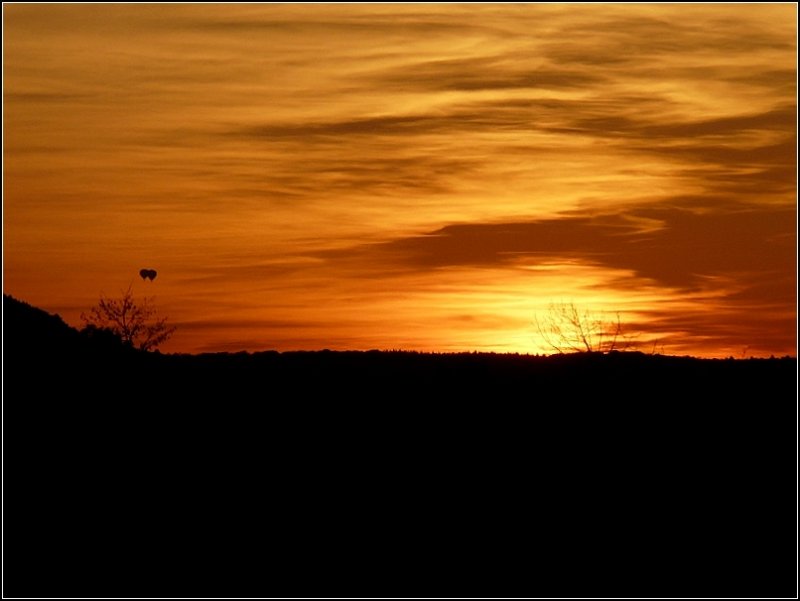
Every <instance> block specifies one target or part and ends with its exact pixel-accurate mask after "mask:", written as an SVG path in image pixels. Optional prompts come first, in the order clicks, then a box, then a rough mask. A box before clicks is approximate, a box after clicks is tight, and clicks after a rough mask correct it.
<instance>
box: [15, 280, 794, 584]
mask: <svg viewBox="0 0 800 601" xmlns="http://www.w3.org/2000/svg"><path fill="white" fill-rule="evenodd" d="M3 311H4V315H3V318H4V337H3V343H4V357H3V362H4V374H5V376H4V392H5V394H4V412H5V431H4V434H5V437H4V439H5V442H4V444H5V468H6V475H5V486H6V493H5V498H4V502H5V507H4V509H5V518H6V519H5V525H6V534H5V552H6V557H7V559H6V564H5V575H6V576H5V581H6V583H5V587H6V589H5V594H7V595H9V596H61V597H65V596H78V597H80V596H134V597H137V596H190V597H192V596H205V597H215V596H222V597H237V596H262V597H263V596H266V597H286V596H291V597H297V596H304V597H342V596H344V597H387V596H399V597H418V596H422V597H427V596H434V597H502V596H517V597H519V596H533V597H537V596H545V597H548V596H549V597H552V596H556V597H586V596H589V597H605V596H611V597H626V596H632V597H652V596H666V597H675V596H698V597H703V596H716V597H730V596H733V597H751V596H755V597H773V596H778V597H780V596H789V597H791V596H794V595H795V586H796V555H795V551H794V549H795V548H796V547H795V543H796V529H795V525H796V521H795V516H796V511H795V510H796V453H795V449H796V446H795V445H796V420H795V416H796V395H797V386H796V383H797V380H796V373H797V372H796V359H794V358H781V359H763V360H762V359H750V360H728V359H723V360H699V359H694V358H690V357H665V356H649V355H643V354H641V353H611V354H606V355H599V354H598V355H594V354H591V355H588V354H579V355H563V356H553V357H531V356H526V355H496V354H486V353H459V354H425V353H413V352H377V351H368V352H333V351H318V352H294V353H277V352H263V353H233V354H228V353H213V354H201V355H181V354H174V355H170V354H158V353H143V352H140V351H136V350H133V349H131V348H128V347H125V346H124V345H122V344H120V343H119V342H118V341H115V340H113V339H110V338H108V337H105V336H103V335H102V334H101V335H98V334H97V332H94V333H92V335H89V334H88V333H83V334H81V333H79V332H77V331H76V330H73V329H72V328H70V327H69V326H67V325H66V324H65V323H64V322H63V321H62V320H60V318H58V317H56V316H52V315H48V314H47V313H45V312H43V311H40V310H38V309H35V308H33V307H31V306H29V305H25V304H24V303H21V302H19V301H17V300H15V299H12V298H10V297H8V296H5V295H4V297H3ZM45 573H46V574H47V577H44V576H43V574H45Z"/></svg>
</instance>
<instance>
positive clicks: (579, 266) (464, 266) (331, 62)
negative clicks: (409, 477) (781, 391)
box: [3, 3, 797, 357]
mask: <svg viewBox="0 0 800 601" xmlns="http://www.w3.org/2000/svg"><path fill="white" fill-rule="evenodd" d="M3 17H4V26H3V34H4V41H3V52H4V56H3V68H4V72H3V73H4V74H3V86H4V87H3V110H4V117H3V125H4V138H3V159H4V169H3V218H4V222H3V233H4V236H3V239H4V245H3V252H4V260H3V266H4V270H3V276H4V283H3V289H4V292H6V293H8V294H11V295H13V296H15V297H17V298H19V299H21V300H24V301H26V302H29V303H31V304H33V305H36V306H39V307H41V308H44V309H46V310H48V311H51V312H55V313H59V314H60V315H61V316H62V317H63V318H64V319H65V320H66V321H67V322H68V323H70V324H71V325H74V326H80V319H79V316H80V313H81V312H82V311H87V310H88V309H89V307H91V305H92V304H94V303H95V302H96V301H97V300H98V298H99V296H100V294H101V293H103V294H106V295H109V296H115V295H119V293H120V291H121V290H124V289H125V288H127V287H128V285H129V284H131V283H132V284H133V291H134V293H135V294H136V295H137V296H141V295H147V296H155V303H156V305H157V307H158V309H159V313H160V314H161V315H164V316H168V317H169V319H170V321H171V322H172V323H173V324H175V325H177V326H178V330H177V331H176V333H175V335H174V337H173V338H172V340H170V341H169V342H168V343H167V344H165V345H164V346H163V347H162V350H163V351H165V352H205V351H238V350H249V351H257V350H265V349H277V350H295V349H322V348H330V349H373V348H378V349H409V350H410V349H416V350H424V351H448V352H449V351H462V350H477V351H497V352H521V353H539V352H549V351H548V348H547V347H546V346H545V345H544V344H543V341H541V340H540V338H539V336H538V333H537V330H536V327H535V325H534V320H535V318H536V316H537V314H538V315H541V314H542V312H543V311H546V309H547V307H548V305H549V304H550V303H553V302H562V301H563V302H574V303H575V304H576V305H578V306H580V307H585V308H588V309H591V310H593V311H597V312H600V311H609V312H617V311H618V312H619V313H620V318H621V320H622V322H623V323H624V324H626V327H627V330H628V332H629V333H630V334H632V335H633V336H634V337H635V340H636V341H637V342H638V344H639V345H640V347H641V350H644V351H648V352H649V351H651V350H652V349H653V348H657V350H659V351H661V352H664V353H668V354H692V355H698V356H729V355H733V356H736V357H741V356H768V355H770V354H775V355H784V354H790V355H796V350H795V349H796V334H795V331H796V330H795V322H796V217H797V204H796V201H797V196H796V193H797V187H796V142H797V138H796V115H797V106H796V92H797V87H796V81H797V79H796V77H797V70H796V65H797V62H796V61H797V47H796V39H797V38H796V35H797V31H796V22H797V8H796V5H795V4H794V3H785V4H759V3H755V4H682V5H674V4H673V5H670V4H640V5H630V4H617V5H614V4H580V5H575V4H502V5H493V4H469V5H458V4H380V5H377V4H341V5H321V4H282V5H277V4H250V5H233V4H202V5H200V4H197V5H192V4H119V5H96V4H76V5H69V4H50V5H47V4H25V5H23V4H4V6H3ZM141 268H153V269H156V270H157V271H158V277H157V278H156V280H155V281H153V282H149V281H142V279H141V278H140V277H139V276H138V272H139V269H141Z"/></svg>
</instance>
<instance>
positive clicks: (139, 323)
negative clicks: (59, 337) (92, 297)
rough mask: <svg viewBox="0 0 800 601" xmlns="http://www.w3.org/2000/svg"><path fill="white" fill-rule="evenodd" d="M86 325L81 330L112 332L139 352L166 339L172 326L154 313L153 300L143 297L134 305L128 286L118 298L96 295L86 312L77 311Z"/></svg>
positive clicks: (164, 318)
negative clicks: (96, 297) (96, 302)
mask: <svg viewBox="0 0 800 601" xmlns="http://www.w3.org/2000/svg"><path fill="white" fill-rule="evenodd" d="M81 320H83V322H84V323H85V324H86V326H85V328H84V330H106V331H110V332H113V333H114V334H115V335H116V336H118V337H119V338H120V339H121V340H122V342H123V343H125V344H129V345H130V346H133V347H135V348H138V349H141V350H143V351H150V350H153V349H155V348H157V347H158V346H159V345H160V344H162V343H163V342H166V341H167V340H168V339H169V337H170V336H172V334H173V332H175V329H176V328H175V326H169V325H167V318H166V317H163V318H159V317H157V316H156V309H155V307H154V306H153V300H152V299H148V298H144V299H143V300H142V302H141V304H137V302H136V300H135V299H134V298H133V292H132V291H131V287H130V286H128V289H127V290H126V291H124V292H123V293H122V296H121V297H120V298H106V297H105V296H101V297H100V301H99V302H98V304H97V305H95V306H94V307H92V308H91V309H90V310H89V313H88V314H86V313H81Z"/></svg>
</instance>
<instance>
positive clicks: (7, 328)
mask: <svg viewBox="0 0 800 601" xmlns="http://www.w3.org/2000/svg"><path fill="white" fill-rule="evenodd" d="M3 342H4V344H5V350H6V352H7V353H9V354H12V355H14V354H18V353H24V354H26V355H33V354H39V353H48V354H51V353H68V352H73V351H74V350H75V349H76V348H78V347H79V346H80V345H81V341H80V334H79V333H78V331H77V330H75V329H74V328H71V327H69V326H68V325H67V324H66V323H64V320H62V319H61V317H59V316H58V315H51V314H50V313H47V312H45V311H42V310H41V309H37V308H36V307H33V306H31V305H29V304H28V303H25V302H22V301H19V300H17V299H15V298H13V297H11V296H9V295H7V294H4V295H3Z"/></svg>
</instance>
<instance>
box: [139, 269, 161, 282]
mask: <svg viewBox="0 0 800 601" xmlns="http://www.w3.org/2000/svg"><path fill="white" fill-rule="evenodd" d="M139 275H140V276H142V279H143V280H145V279H149V280H150V281H151V282H152V281H153V280H154V279H156V276H157V275H158V274H157V273H156V270H155V269H140V270H139Z"/></svg>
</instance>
